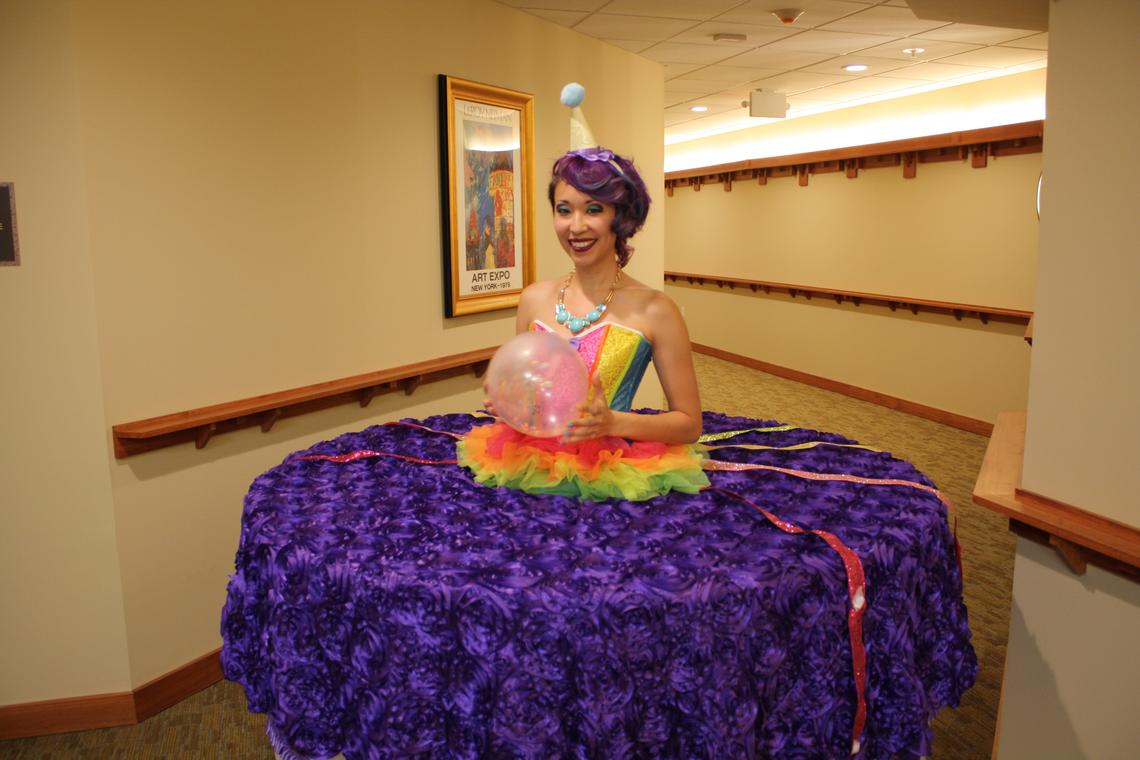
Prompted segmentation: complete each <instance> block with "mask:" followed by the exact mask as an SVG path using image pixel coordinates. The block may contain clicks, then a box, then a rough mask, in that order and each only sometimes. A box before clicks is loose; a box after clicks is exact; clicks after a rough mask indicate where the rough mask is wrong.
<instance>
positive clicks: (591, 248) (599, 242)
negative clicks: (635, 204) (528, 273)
mask: <svg viewBox="0 0 1140 760" xmlns="http://www.w3.org/2000/svg"><path fill="white" fill-rule="evenodd" d="M613 223H614V207H613V206H611V205H610V204H608V203H602V202H600V201H596V200H594V199H593V198H591V197H590V196H588V195H586V194H585V193H583V192H581V191H580V190H578V189H576V188H574V187H572V186H570V185H568V184H566V183H565V182H559V183H558V185H557V186H556V187H555V188H554V233H555V234H556V235H557V236H558V242H559V243H561V244H562V249H563V250H564V251H566V253H567V254H568V255H569V256H570V260H571V261H573V262H574V265H575V266H576V267H577V266H586V267H589V266H592V265H594V264H596V263H598V262H602V261H608V260H611V259H613V258H614V247H615V245H616V244H617V236H616V235H615V234H614V231H613Z"/></svg>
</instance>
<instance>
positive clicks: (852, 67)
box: [843, 63, 871, 71]
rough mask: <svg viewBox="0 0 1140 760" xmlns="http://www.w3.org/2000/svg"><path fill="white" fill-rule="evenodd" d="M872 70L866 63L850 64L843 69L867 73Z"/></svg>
mask: <svg viewBox="0 0 1140 760" xmlns="http://www.w3.org/2000/svg"><path fill="white" fill-rule="evenodd" d="M869 68H871V67H870V66H868V65H867V64H865V63H849V64H847V65H846V66H844V67H843V70H844V71H866V70H867V69H869Z"/></svg>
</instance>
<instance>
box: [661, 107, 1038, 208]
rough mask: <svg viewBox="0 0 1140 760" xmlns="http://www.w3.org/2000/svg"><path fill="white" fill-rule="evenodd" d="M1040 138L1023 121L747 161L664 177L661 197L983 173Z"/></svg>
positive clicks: (1034, 126)
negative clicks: (813, 179)
mask: <svg viewBox="0 0 1140 760" xmlns="http://www.w3.org/2000/svg"><path fill="white" fill-rule="evenodd" d="M1044 133H1045V122H1044V121H1040V120H1038V121H1025V122H1021V123H1019V124H1005V125H1002V126H998V127H985V128H982V129H970V130H965V131H961V132H946V133H944V134H940V135H928V136H926V137H914V138H910V139H907V140H893V141H891V142H882V143H872V144H869V145H852V146H850V147H846V148H833V149H830V150H817V151H812V152H810V153H795V154H790V155H786V156H772V157H770V158H751V159H747V160H745V161H734V162H732V163H727V164H716V165H714V166H703V167H698V168H695V169H683V170H679V171H674V172H666V173H665V193H666V195H670V196H671V195H673V189H674V188H676V187H691V188H692V189H693V190H694V191H698V192H699V191H700V189H701V186H702V185H706V184H722V185H723V186H724V189H725V191H727V192H731V191H732V183H733V182H734V181H738V182H739V181H750V180H755V181H756V182H757V183H759V184H761V185H765V184H767V183H768V178H769V177H796V178H797V179H798V181H799V184H800V185H801V186H804V187H806V186H807V184H808V178H809V177H810V176H811V175H813V174H826V173H830V172H839V171H842V172H845V173H846V175H847V177H848V179H855V178H856V177H858V176H859V171H860V170H861V169H880V168H884V167H888V166H898V167H902V175H903V177H904V178H906V179H913V178H914V177H915V176H917V172H918V164H926V163H935V162H939V161H964V160H965V159H967V158H969V159H970V165H971V166H972V167H974V168H975V169H984V168H985V167H986V166H988V165H989V159H990V157H991V156H992V157H998V156H1012V155H1017V154H1020V153H1040V152H1041V148H1042V140H1043V136H1044Z"/></svg>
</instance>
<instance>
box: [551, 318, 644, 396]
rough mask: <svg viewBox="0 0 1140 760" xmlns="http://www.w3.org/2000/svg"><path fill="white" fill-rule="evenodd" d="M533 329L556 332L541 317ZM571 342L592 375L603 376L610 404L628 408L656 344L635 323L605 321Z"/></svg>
mask: <svg viewBox="0 0 1140 760" xmlns="http://www.w3.org/2000/svg"><path fill="white" fill-rule="evenodd" d="M531 329H532V330H538V331H541V332H549V333H553V332H554V330H553V329H552V328H551V327H550V326H549V325H547V324H544V323H543V322H542V321H541V320H538V319H536V320H534V322H532V323H531ZM555 334H557V333H555ZM570 344H571V345H572V346H574V347H575V348H576V349H577V350H578V355H579V356H581V357H582V361H584V362H585V363H586V369H587V370H589V372H590V376H591V377H592V376H593V375H594V374H595V373H597V374H598V375H599V376H600V377H601V380H602V387H603V388H604V389H605V391H606V401H607V403H608V404H609V406H610V408H611V409H613V410H615V411H618V412H628V411H629V410H630V407H631V406H633V396H634V394H636V393H637V387H638V386H639V385H641V378H642V377H644V376H645V370H646V368H647V367H648V366H649V361H650V359H652V358H653V346H652V345H651V344H650V343H649V341H648V340H647V339H646V338H645V336H644V335H642V334H641V333H640V332H638V331H637V330H634V329H633V328H632V327H626V326H625V325H620V324H618V323H616V322H602V323H601V324H596V325H594V326H593V327H591V328H589V329H588V330H585V331H583V332H582V333H580V334H579V335H577V336H575V337H573V338H570Z"/></svg>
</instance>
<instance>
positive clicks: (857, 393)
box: [693, 343, 994, 437]
mask: <svg viewBox="0 0 1140 760" xmlns="http://www.w3.org/2000/svg"><path fill="white" fill-rule="evenodd" d="M693 350H694V351H696V352H697V353H699V354H706V355H708V356H715V357H716V358H717V359H724V360H725V361H730V362H735V363H736V364H742V365H744V366H745V367H751V368H752V369H758V370H760V371H761V372H767V373H768V374H770V375H776V376H778V377H783V378H787V379H788V380H795V381H796V382H799V383H803V384H805V385H813V386H815V387H816V388H823V389H824V390H828V391H834V392H835V393H842V394H843V395H844V396H850V397H852V398H857V399H860V400H861V401H870V402H871V403H872V404H878V405H879V406H885V407H887V408H888V409H894V410H896V411H900V412H906V413H907V414H913V415H914V416H915V417H922V418H923V419H927V420H933V421H934V422H940V423H942V424H943V425H949V426H950V427H954V428H958V429H959V430H965V431H967V432H970V433H977V434H978V435H984V436H987V437H988V436H989V435H990V434H991V433H992V432H993V429H994V426H993V423H992V422H986V421H985V420H978V419H974V418H973V417H967V416H965V415H963V414H956V413H954V412H948V411H946V410H945V409H937V408H935V407H933V406H927V405H926V404H919V403H918V402H915V401H907V400H906V399H903V398H898V397H897V396H889V395H887V394H886V393H879V392H878V391H872V390H868V389H866V388H860V387H859V386H857V385H849V384H847V383H843V382H840V381H838V380H831V379H829V378H826V377H820V376H819V375H812V374H810V373H807V372H801V371H799V370H798V369H789V368H788V367H781V366H780V365H778V364H771V363H769V362H765V361H761V360H760V359H753V358H752V357H751V356H745V355H743V354H734V353H733V352H731V351H725V350H724V349H721V348H714V347H713V346H706V345H704V344H703V343H694V344H693Z"/></svg>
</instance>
